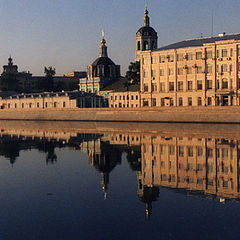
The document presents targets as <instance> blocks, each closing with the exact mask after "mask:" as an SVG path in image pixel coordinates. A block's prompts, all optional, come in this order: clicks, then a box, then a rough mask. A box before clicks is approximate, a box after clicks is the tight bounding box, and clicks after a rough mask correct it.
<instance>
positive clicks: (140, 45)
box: [135, 4, 158, 61]
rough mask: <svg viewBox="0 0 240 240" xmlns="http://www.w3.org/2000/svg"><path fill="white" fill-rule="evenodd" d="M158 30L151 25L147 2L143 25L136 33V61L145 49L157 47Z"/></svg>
mask: <svg viewBox="0 0 240 240" xmlns="http://www.w3.org/2000/svg"><path fill="white" fill-rule="evenodd" d="M157 41H158V36H157V32H156V31H155V30H154V29H153V28H152V27H150V18H149V16H148V10H147V4H146V8H145V11H144V21H143V27H141V28H140V29H139V30H138V31H137V33H136V56H135V61H140V52H141V51H145V50H153V49H157Z"/></svg>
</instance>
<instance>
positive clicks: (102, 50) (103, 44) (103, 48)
mask: <svg viewBox="0 0 240 240" xmlns="http://www.w3.org/2000/svg"><path fill="white" fill-rule="evenodd" d="M99 48H100V54H99V57H107V46H106V40H105V39H104V30H102V40H101V46H100V47H99Z"/></svg>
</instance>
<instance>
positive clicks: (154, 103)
mask: <svg viewBox="0 0 240 240" xmlns="http://www.w3.org/2000/svg"><path fill="white" fill-rule="evenodd" d="M152 106H153V107H156V106H157V101H156V98H153V99H152Z"/></svg>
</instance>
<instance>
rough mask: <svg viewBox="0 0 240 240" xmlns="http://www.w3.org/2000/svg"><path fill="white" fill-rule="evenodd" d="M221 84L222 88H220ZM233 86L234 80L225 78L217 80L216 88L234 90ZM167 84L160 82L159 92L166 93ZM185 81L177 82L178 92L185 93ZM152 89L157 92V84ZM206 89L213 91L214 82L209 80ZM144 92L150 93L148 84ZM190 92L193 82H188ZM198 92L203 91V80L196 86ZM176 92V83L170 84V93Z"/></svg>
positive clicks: (145, 85) (153, 84) (144, 87)
mask: <svg viewBox="0 0 240 240" xmlns="http://www.w3.org/2000/svg"><path fill="white" fill-rule="evenodd" d="M220 83H221V86H220ZM232 84H233V79H229V80H228V79H227V78H223V79H222V80H221V81H220V80H219V79H217V80H216V85H215V88H216V89H220V87H221V89H232ZM166 86H167V84H166V83H165V82H160V84H159V91H160V92H165V91H166V90H167V88H166ZM183 86H184V85H183V81H177V91H180V92H181V91H183V89H184V88H183ZM151 87H152V92H157V91H158V89H157V84H156V83H152V85H151ZM206 89H207V90H208V89H213V82H212V80H209V79H207V80H206ZM143 90H144V92H148V90H149V88H148V84H146V83H145V84H144V85H143ZM186 90H188V91H192V90H194V89H193V81H187V89H186ZM196 90H203V81H202V80H197V85H196ZM172 91H175V84H174V82H169V92H172Z"/></svg>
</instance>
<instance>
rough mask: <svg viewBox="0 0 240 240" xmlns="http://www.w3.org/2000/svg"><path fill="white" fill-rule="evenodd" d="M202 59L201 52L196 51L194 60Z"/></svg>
mask: <svg viewBox="0 0 240 240" xmlns="http://www.w3.org/2000/svg"><path fill="white" fill-rule="evenodd" d="M201 59H202V52H196V60H201Z"/></svg>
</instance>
